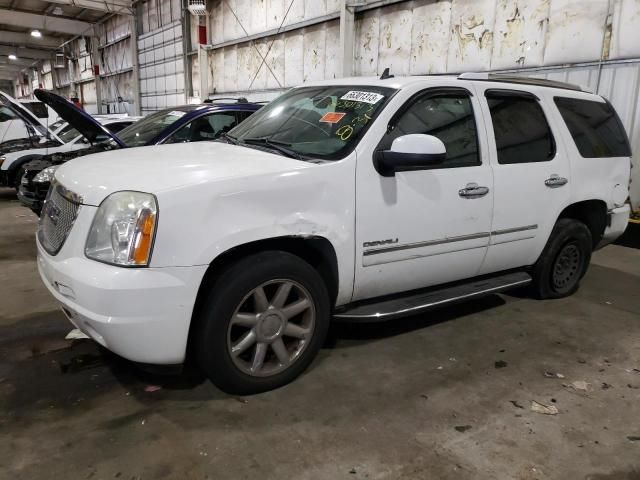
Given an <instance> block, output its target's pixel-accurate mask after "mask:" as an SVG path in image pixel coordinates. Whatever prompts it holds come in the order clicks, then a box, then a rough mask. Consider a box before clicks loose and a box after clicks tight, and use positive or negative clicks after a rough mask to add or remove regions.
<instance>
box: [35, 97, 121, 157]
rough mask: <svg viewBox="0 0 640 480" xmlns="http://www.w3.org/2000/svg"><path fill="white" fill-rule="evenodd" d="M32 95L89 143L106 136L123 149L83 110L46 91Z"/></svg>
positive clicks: (114, 137) (117, 141) (116, 139)
mask: <svg viewBox="0 0 640 480" xmlns="http://www.w3.org/2000/svg"><path fill="white" fill-rule="evenodd" d="M33 94H34V95H35V96H36V98H37V99H38V100H40V101H41V102H42V103H45V104H47V105H49V106H50V107H51V108H53V109H54V110H55V111H56V112H57V113H58V115H60V117H61V118H63V119H64V120H66V121H67V122H69V124H70V125H71V126H73V128H75V129H76V130H77V131H79V132H80V133H81V134H82V135H84V137H85V138H86V139H87V140H89V141H90V142H91V143H93V142H95V140H96V138H97V137H98V135H106V136H107V137H109V138H111V139H112V140H113V141H114V142H116V143H117V144H118V145H119V146H121V147H125V144H124V143H123V142H122V140H120V139H119V138H118V137H117V136H116V135H114V134H113V133H111V132H110V131H109V130H108V129H107V128H105V127H104V126H103V125H101V124H100V123H99V122H98V121H97V120H96V119H95V118H93V117H92V116H91V115H89V114H88V113H87V112H85V111H84V110H82V109H80V108H78V107H76V106H75V105H74V104H73V103H71V102H70V101H69V100H67V99H65V98H63V97H61V96H60V95H57V94H55V93H53V92H49V91H47V90H42V89H36V90H34V92H33Z"/></svg>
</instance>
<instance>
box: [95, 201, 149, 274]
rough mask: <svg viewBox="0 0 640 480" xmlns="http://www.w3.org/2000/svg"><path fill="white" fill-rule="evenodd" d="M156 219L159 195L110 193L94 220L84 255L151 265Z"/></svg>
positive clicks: (130, 264) (139, 264) (137, 264)
mask: <svg viewBox="0 0 640 480" xmlns="http://www.w3.org/2000/svg"><path fill="white" fill-rule="evenodd" d="M157 218H158V205H157V202H156V198H155V197H154V196H153V195H151V194H149V193H142V192H116V193H113V194H111V195H109V196H108V197H107V198H106V199H105V200H104V201H103V202H102V204H100V207H99V208H98V212H97V213H96V216H95V218H94V219H93V223H92V224H91V230H90V231H89V236H88V237H87V245H86V246H85V250H84V252H85V255H86V256H87V257H89V258H92V259H94V260H98V261H100V262H105V263H111V264H113V265H125V266H146V265H149V260H150V259H151V250H152V249H153V238H154V235H155V231H156V221H157Z"/></svg>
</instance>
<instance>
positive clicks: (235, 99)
mask: <svg viewBox="0 0 640 480" xmlns="http://www.w3.org/2000/svg"><path fill="white" fill-rule="evenodd" d="M220 100H223V101H226V102H228V101H232V102H238V103H249V101H248V100H247V99H246V98H245V97H218V98H207V99H206V100H205V101H204V102H203V103H215V102H219V101H220Z"/></svg>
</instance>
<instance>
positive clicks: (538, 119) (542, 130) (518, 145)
mask: <svg viewBox="0 0 640 480" xmlns="http://www.w3.org/2000/svg"><path fill="white" fill-rule="evenodd" d="M486 96H487V101H488V102H489V110H490V111H491V121H492V123H493V132H494V135H495V140H496V147H497V149H498V163H501V164H511V163H532V162H546V161H548V160H551V159H552V158H553V157H554V155H555V142H554V140H553V135H552V134H551V128H549V124H548V123H547V119H546V117H545V116H544V112H543V111H542V107H540V104H539V103H538V100H537V99H536V98H534V97H528V96H522V95H519V94H510V93H508V92H491V91H488V92H487V93H486Z"/></svg>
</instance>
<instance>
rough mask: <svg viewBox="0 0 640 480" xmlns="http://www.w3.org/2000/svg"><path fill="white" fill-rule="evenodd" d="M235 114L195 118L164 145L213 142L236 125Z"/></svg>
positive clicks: (225, 113) (214, 114)
mask: <svg viewBox="0 0 640 480" xmlns="http://www.w3.org/2000/svg"><path fill="white" fill-rule="evenodd" d="M237 123H238V122H237V119H236V114H235V112H218V113H212V114H211V115H205V116H202V117H200V118H196V119H195V120H193V121H192V122H190V123H188V124H187V125H185V126H184V127H182V128H180V129H179V130H178V131H177V132H175V133H174V134H173V135H171V137H169V138H168V139H167V141H166V142H165V143H182V142H201V141H204V140H215V139H216V138H218V137H219V136H220V135H221V134H222V133H224V132H228V131H229V130H231V129H232V128H233V127H235V126H236V125H237Z"/></svg>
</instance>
